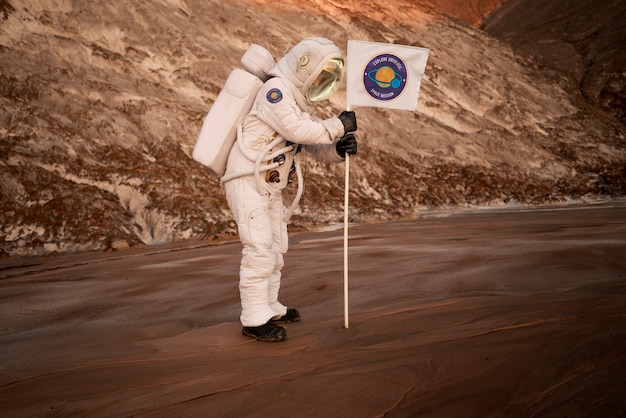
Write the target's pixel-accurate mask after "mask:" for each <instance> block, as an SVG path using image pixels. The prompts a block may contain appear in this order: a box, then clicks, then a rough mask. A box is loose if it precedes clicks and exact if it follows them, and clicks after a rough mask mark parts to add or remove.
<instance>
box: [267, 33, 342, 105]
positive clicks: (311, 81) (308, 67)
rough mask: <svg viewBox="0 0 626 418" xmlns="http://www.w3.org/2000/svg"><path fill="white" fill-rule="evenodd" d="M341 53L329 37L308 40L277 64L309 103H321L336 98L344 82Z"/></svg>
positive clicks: (295, 47) (281, 72) (303, 41)
mask: <svg viewBox="0 0 626 418" xmlns="http://www.w3.org/2000/svg"><path fill="white" fill-rule="evenodd" d="M343 67H344V61H343V56H342V55H341V51H340V50H339V48H338V47H337V45H335V44H334V43H333V42H332V41H330V40H328V39H326V38H317V37H316V38H306V39H304V40H302V41H300V42H299V43H298V44H296V45H295V46H294V47H293V48H292V49H291V50H290V51H289V52H288V53H287V54H286V55H285V56H284V57H283V58H281V59H280V60H279V61H278V63H277V64H276V68H277V69H278V71H279V72H280V74H281V75H283V76H284V77H286V78H287V79H288V80H289V81H291V83H292V84H293V85H294V86H296V87H297V88H298V89H299V90H300V92H301V93H302V94H303V95H304V97H305V98H306V100H307V101H308V102H319V101H321V100H326V99H328V98H329V97H330V96H332V95H333V94H334V93H335V92H336V91H337V90H338V89H339V86H340V84H341V81H342V79H343Z"/></svg>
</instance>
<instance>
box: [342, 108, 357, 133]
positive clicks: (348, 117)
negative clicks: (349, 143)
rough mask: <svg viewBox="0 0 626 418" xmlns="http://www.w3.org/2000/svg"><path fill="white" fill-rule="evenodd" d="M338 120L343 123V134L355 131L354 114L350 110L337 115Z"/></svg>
mask: <svg viewBox="0 0 626 418" xmlns="http://www.w3.org/2000/svg"><path fill="white" fill-rule="evenodd" d="M339 120H340V121H341V123H343V131H344V132H343V133H344V134H347V133H348V132H354V131H356V114H355V113H354V112H353V111H351V110H344V111H343V112H341V115H339Z"/></svg>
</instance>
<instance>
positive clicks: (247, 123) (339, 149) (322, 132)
mask: <svg viewBox="0 0 626 418" xmlns="http://www.w3.org/2000/svg"><path fill="white" fill-rule="evenodd" d="M343 66H344V62H343V58H342V55H341V52H340V50H339V48H337V46H336V45H335V44H334V43H333V42H331V41H330V40H328V39H325V38H307V39H304V40H302V41H301V42H300V43H298V44H297V45H295V46H294V47H293V48H292V49H291V50H290V51H289V52H288V53H287V54H286V55H285V56H284V57H282V58H281V59H280V60H279V61H278V62H277V63H276V65H275V66H274V67H273V68H272V69H271V70H270V72H269V76H270V78H269V80H267V81H266V82H265V83H264V85H263V86H262V87H261V89H260V91H259V92H258V94H257V96H256V99H255V102H254V104H253V106H252V109H251V110H250V112H249V113H248V114H247V115H246V117H245V118H244V121H243V124H242V127H241V130H240V132H239V135H238V139H237V141H236V143H235V145H234V146H233V147H232V149H231V151H230V154H229V156H228V161H227V165H226V172H225V174H224V177H222V183H223V185H224V189H225V191H226V198H227V200H228V205H229V207H230V209H231V210H232V212H233V215H234V217H235V221H236V222H237V226H238V232H239V238H240V240H241V242H242V244H243V251H242V259H241V265H240V271H239V293H240V298H241V316H240V320H241V324H242V325H243V329H242V333H243V334H244V335H246V336H249V337H252V338H255V339H257V340H259V341H282V340H284V339H285V338H286V336H287V334H286V332H285V329H284V328H283V327H281V326H280V325H278V324H280V323H287V322H296V321H299V320H300V314H299V312H298V311H297V310H296V309H294V308H287V307H286V306H285V305H283V304H282V303H281V302H279V300H278V294H279V290H280V281H281V268H282V267H283V254H284V253H286V252H287V248H288V236H287V222H288V217H289V216H290V210H289V209H287V208H286V207H285V205H284V203H283V198H282V190H283V189H284V188H285V187H286V186H287V185H288V183H290V179H289V177H290V173H291V172H292V171H296V172H297V175H298V185H299V191H298V193H297V199H298V198H299V196H300V194H301V190H302V188H301V186H302V179H301V170H300V168H299V156H300V152H301V151H306V152H309V153H310V154H312V155H313V156H314V157H315V158H317V159H319V160H321V161H326V162H341V161H343V160H344V159H345V155H346V154H350V155H354V154H356V152H357V141H356V139H355V137H354V135H353V134H351V132H354V131H356V129H357V125H356V116H355V114H354V112H350V111H344V112H342V113H341V114H340V115H339V116H338V117H333V118H329V119H325V120H317V119H315V118H314V117H313V112H314V103H315V102H319V101H321V100H326V99H328V98H329V97H330V96H332V95H333V94H334V93H335V92H336V91H337V89H338V88H339V85H340V83H341V81H342V77H343ZM296 204H297V201H296V202H294V204H293V205H292V206H291V211H292V210H293V208H294V207H295V205H296Z"/></svg>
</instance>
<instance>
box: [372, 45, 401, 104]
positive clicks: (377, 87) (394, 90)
mask: <svg viewBox="0 0 626 418" xmlns="http://www.w3.org/2000/svg"><path fill="white" fill-rule="evenodd" d="M406 82H407V70H406V65H405V64H404V61H403V60H402V59H401V58H400V57H398V56H397V55H393V54H381V55H378V56H376V57H374V58H372V59H371V60H370V61H369V62H368V63H367V65H366V66H365V73H364V76H363V85H364V87H365V90H366V91H367V93H368V94H369V95H370V96H371V97H372V98H374V99H376V100H385V101H386V100H393V99H395V98H397V97H398V96H400V95H401V94H402V92H403V91H404V88H405V87H406Z"/></svg>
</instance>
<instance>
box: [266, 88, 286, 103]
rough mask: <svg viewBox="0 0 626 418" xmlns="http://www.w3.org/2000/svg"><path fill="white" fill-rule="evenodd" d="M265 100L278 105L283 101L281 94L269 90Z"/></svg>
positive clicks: (278, 91) (276, 90)
mask: <svg viewBox="0 0 626 418" xmlns="http://www.w3.org/2000/svg"><path fill="white" fill-rule="evenodd" d="M265 97H266V98H267V101H268V102H270V103H278V102H280V101H281V100H282V99H283V92H282V91H280V90H279V89H276V88H274V89H271V90H270V91H268V92H267V96H265Z"/></svg>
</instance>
